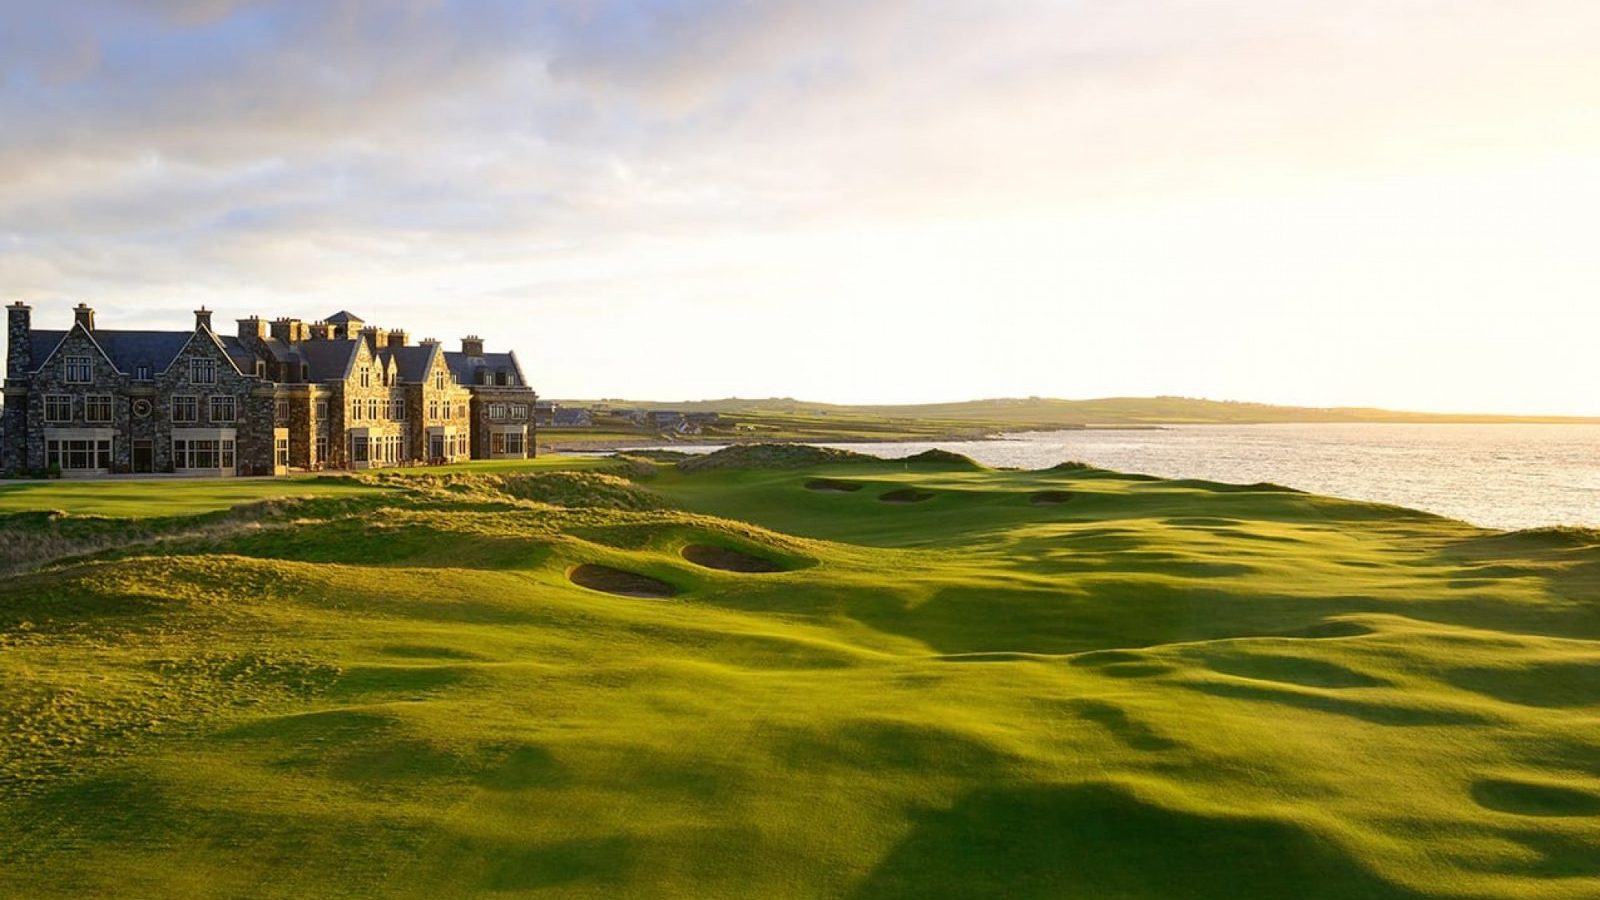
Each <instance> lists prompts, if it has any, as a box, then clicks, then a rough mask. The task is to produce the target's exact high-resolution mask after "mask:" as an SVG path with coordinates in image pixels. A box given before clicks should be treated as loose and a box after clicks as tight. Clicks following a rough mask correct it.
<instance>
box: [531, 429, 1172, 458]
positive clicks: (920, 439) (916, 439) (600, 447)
mask: <svg viewBox="0 0 1600 900" xmlns="http://www.w3.org/2000/svg"><path fill="white" fill-rule="evenodd" d="M1169 427H1171V426H1168V425H1078V426H1072V427H1066V428H1059V427H1058V428H1011V429H1004V430H1000V431H982V432H970V431H969V432H959V431H957V432H946V433H942V434H926V435H923V434H918V435H906V434H900V435H893V436H890V435H884V436H874V437H837V436H833V435H826V434H819V435H795V436H788V437H773V436H770V435H762V436H742V435H701V436H699V437H694V438H682V439H670V438H665V437H662V436H661V435H655V436H651V435H643V434H641V435H639V437H638V439H637V440H620V439H617V438H596V439H595V440H592V441H586V440H583V439H582V438H581V437H577V438H568V439H564V440H556V441H551V442H549V443H546V440H547V437H546V435H548V434H549V431H548V430H546V429H543V428H541V429H540V430H539V432H538V437H537V438H536V440H537V441H538V449H539V452H540V453H600V452H607V451H613V452H614V451H617V450H671V449H673V448H674V447H684V446H689V447H727V446H734V445H739V444H929V443H939V442H942V441H961V442H968V441H1003V440H1005V439H1006V436H1007V435H1013V434H1051V433H1055V432H1060V431H1071V432H1079V431H1165V430H1167V429H1168V428H1169Z"/></svg>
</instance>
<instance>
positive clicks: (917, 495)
mask: <svg viewBox="0 0 1600 900" xmlns="http://www.w3.org/2000/svg"><path fill="white" fill-rule="evenodd" d="M878 499H879V500H882V501H883V502H885V503H921V502H922V501H924V500H932V499H933V491H919V490H917V489H916V488H901V489H899V490H897V491H890V492H889V493H887V494H883V495H882V496H880V497H878Z"/></svg>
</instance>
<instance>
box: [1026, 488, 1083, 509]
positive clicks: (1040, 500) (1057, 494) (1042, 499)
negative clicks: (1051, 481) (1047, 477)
mask: <svg viewBox="0 0 1600 900" xmlns="http://www.w3.org/2000/svg"><path fill="white" fill-rule="evenodd" d="M1071 499H1072V492H1071V491H1040V492H1039V493H1037V494H1034V495H1033V496H1032V497H1031V498H1029V500H1028V502H1030V503H1032V504H1033V505H1034V506H1057V505H1059V504H1062V503H1065V502H1067V501H1068V500H1071Z"/></svg>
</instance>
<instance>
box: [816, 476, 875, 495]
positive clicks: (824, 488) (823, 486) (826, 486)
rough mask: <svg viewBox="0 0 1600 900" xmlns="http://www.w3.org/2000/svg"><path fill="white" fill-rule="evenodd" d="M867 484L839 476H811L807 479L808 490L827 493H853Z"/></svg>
mask: <svg viewBox="0 0 1600 900" xmlns="http://www.w3.org/2000/svg"><path fill="white" fill-rule="evenodd" d="M863 487H866V485H864V484H862V483H860V482H858V481H841V480H839V479H837V478H809V479H807V480H806V490H808V491H821V492H823V493H826V494H853V493H855V492H856V491H859V490H861V489H862V488H863Z"/></svg>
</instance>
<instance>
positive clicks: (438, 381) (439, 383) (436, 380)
mask: <svg viewBox="0 0 1600 900" xmlns="http://www.w3.org/2000/svg"><path fill="white" fill-rule="evenodd" d="M433 388H434V390H437V391H442V390H444V373H443V372H435V373H433Z"/></svg>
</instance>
